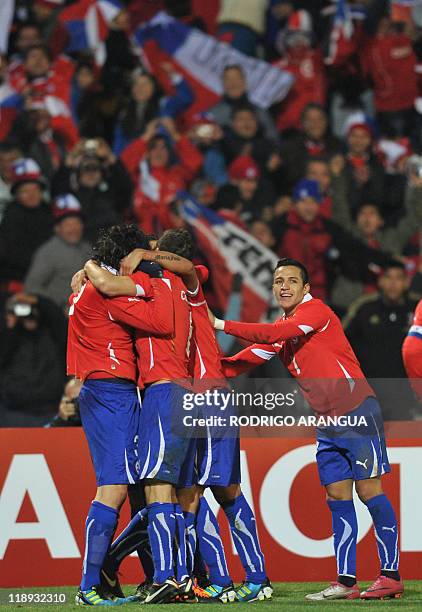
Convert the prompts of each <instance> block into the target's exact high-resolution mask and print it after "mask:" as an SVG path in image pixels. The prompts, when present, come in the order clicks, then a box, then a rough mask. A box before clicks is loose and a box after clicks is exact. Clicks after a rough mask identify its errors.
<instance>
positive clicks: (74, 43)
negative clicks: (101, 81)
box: [60, 0, 122, 65]
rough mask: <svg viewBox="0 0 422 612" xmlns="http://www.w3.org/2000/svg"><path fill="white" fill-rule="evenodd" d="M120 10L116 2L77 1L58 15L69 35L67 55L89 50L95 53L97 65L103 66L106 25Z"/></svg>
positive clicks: (116, 0)
mask: <svg viewBox="0 0 422 612" xmlns="http://www.w3.org/2000/svg"><path fill="white" fill-rule="evenodd" d="M121 9H122V5H121V3H120V2H118V0H79V2H76V3H75V4H71V5H70V6H68V7H67V8H65V9H64V10H63V11H62V12H61V13H60V21H61V22H62V23H63V25H64V27H65V28H66V29H67V31H68V33H69V38H70V40H69V44H68V46H67V48H66V51H67V52H68V53H72V52H77V51H85V50H86V49H90V50H92V51H94V52H95V59H96V62H97V64H99V65H103V64H104V62H105V60H106V57H105V46H104V40H105V39H106V38H107V35H108V31H109V28H108V24H109V23H110V21H112V20H113V19H114V18H115V16H116V15H117V13H119V12H120V11H121Z"/></svg>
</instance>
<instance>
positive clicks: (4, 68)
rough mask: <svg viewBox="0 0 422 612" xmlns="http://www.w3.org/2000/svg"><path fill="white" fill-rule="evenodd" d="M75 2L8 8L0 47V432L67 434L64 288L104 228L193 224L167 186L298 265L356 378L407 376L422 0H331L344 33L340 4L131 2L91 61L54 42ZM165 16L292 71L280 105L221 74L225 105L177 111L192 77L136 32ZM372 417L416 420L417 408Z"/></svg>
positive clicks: (69, 400)
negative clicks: (335, 320)
mask: <svg viewBox="0 0 422 612" xmlns="http://www.w3.org/2000/svg"><path fill="white" fill-rule="evenodd" d="M75 4H77V2H72V1H71V0H66V1H62V0H33V1H29V0H18V1H17V2H16V3H15V12H14V16H13V20H12V27H11V34H10V37H9V39H8V43H7V44H6V45H5V48H4V49H3V50H2V51H1V50H0V52H2V55H1V56H0V310H1V324H0V425H2V426H25V425H28V426H34V425H43V424H45V423H46V422H51V424H52V425H57V424H61V423H63V422H64V423H66V422H68V421H69V423H74V422H75V420H74V418H75V409H74V398H75V397H76V396H77V392H76V391H75V388H74V386H73V385H72V384H71V385H70V387H69V384H68V385H67V386H66V389H65V391H63V389H64V387H65V384H66V379H65V368H64V365H63V364H64V357H65V344H66V340H65V337H66V316H67V307H68V306H67V304H68V295H69V293H70V286H69V285H70V279H71V277H72V275H73V274H74V273H75V272H76V271H77V270H79V269H80V268H82V267H83V265H84V263H85V261H86V260H87V259H88V258H89V255H90V244H92V242H93V241H94V239H95V237H96V236H97V233H98V231H99V229H100V228H107V227H110V226H112V225H114V224H116V223H122V222H135V223H137V224H138V225H139V226H140V227H142V228H143V229H144V231H145V232H147V233H149V234H155V235H157V236H158V235H160V234H161V233H162V231H163V230H165V229H168V228H173V227H183V226H187V227H188V229H190V228H189V225H188V224H187V222H186V220H185V219H184V218H183V217H182V216H181V214H180V210H179V199H180V196H179V192H181V191H189V192H190V193H191V194H192V196H193V197H194V198H196V200H197V201H198V202H199V203H200V204H202V205H203V206H205V207H208V208H209V209H211V210H213V211H215V212H217V213H218V214H219V215H220V216H221V218H222V219H224V220H227V221H231V222H232V223H234V224H235V225H236V226H238V227H240V228H242V229H243V230H245V231H246V232H248V233H249V234H250V235H251V236H252V237H254V238H255V239H256V240H258V241H259V242H260V243H262V245H264V246H265V247H267V248H268V249H270V250H272V251H273V252H274V253H275V254H276V255H277V256H279V257H289V258H294V259H297V260H300V261H301V262H303V263H304V265H305V266H306V267H307V269H308V271H309V274H310V278H311V289H312V294H313V295H314V296H315V297H318V298H321V299H323V300H324V301H326V302H327V303H328V304H330V306H331V307H332V308H333V309H334V310H335V311H336V312H337V314H338V315H339V316H340V317H343V322H344V327H345V330H346V333H347V335H348V337H349V339H350V341H351V343H352V346H353V348H354V349H355V351H356V353H357V355H358V357H359V359H360V361H361V364H362V367H363V370H364V372H365V374H366V375H367V376H369V377H372V378H401V377H405V370H404V366H403V362H402V358H401V346H402V343H403V340H404V337H405V335H406V333H407V330H408V328H409V326H410V324H411V322H412V315H413V312H414V309H415V306H416V303H417V301H418V299H419V298H420V297H421V296H422V259H421V257H420V243H421V236H422V234H421V229H422V157H420V155H421V153H422V114H421V113H422V7H420V6H417V3H415V5H416V6H415V7H414V8H413V9H412V8H409V7H402V6H401V5H399V4H398V3H397V4H396V3H395V2H394V1H391V2H390V1H388V0H356V1H355V0H350V2H348V3H339V4H341V5H342V6H344V7H345V9H347V11H349V13H348V18H349V24H348V25H349V27H350V29H349V31H348V34H347V35H346V30H347V24H346V22H345V21H343V24H342V27H343V29H342V30H341V29H339V28H340V21H339V20H340V16H339V12H338V6H337V4H336V2H335V0H312V1H311V0H220V1H218V0H214V1H213V2H211V0H207V2H206V3H200V2H194V1H193V0H192V2H191V1H190V0H145V1H144V2H142V3H139V2H137V1H136V0H132V1H130V0H129V1H126V2H122V7H121V10H120V11H118V12H117V14H115V15H114V17H113V19H112V20H111V21H110V22H109V23H108V24H107V36H106V37H105V40H104V53H105V58H104V59H103V61H102V62H99V61H98V59H97V58H96V57H95V56H94V54H93V53H89V52H87V51H86V50H80V51H71V52H69V50H68V43H69V32H68V30H67V28H66V22H65V21H63V20H62V19H60V15H61V13H62V12H63V11H64V10H67V9H68V8H69V7H70V6H72V5H75ZM205 4H206V5H207V7H206V8H204V6H203V5H205ZM201 5H202V8H201ZM160 10H166V11H167V12H168V13H169V14H170V15H173V16H174V17H177V18H178V19H181V20H182V21H183V22H184V23H185V24H186V25H188V26H192V27H195V28H200V29H201V30H203V31H205V32H208V33H210V34H212V35H214V36H216V37H217V38H219V39H220V40H222V41H225V42H227V43H228V44H230V45H232V46H233V47H234V48H236V49H238V50H239V51H241V52H242V53H244V54H246V55H248V56H251V57H256V58H259V59H262V60H265V61H266V62H268V63H271V64H274V65H275V66H277V67H279V68H280V69H281V70H283V71H286V72H288V73H290V74H292V75H293V76H294V78H295V80H294V82H293V85H292V86H291V88H290V90H289V92H288V93H287V95H286V97H285V98H284V99H283V100H281V101H280V102H279V103H277V104H275V105H273V106H271V107H270V108H269V109H264V108H261V107H259V106H257V105H255V104H253V103H252V102H251V101H250V95H249V94H250V92H249V91H248V84H247V81H248V75H247V74H245V72H244V69H242V67H241V66H240V65H237V64H231V65H230V64H229V65H227V66H226V67H225V68H224V69H223V70H222V72H221V75H219V76H220V78H221V81H222V89H223V95H222V96H221V99H220V100H219V101H218V102H217V103H216V104H214V103H213V104H212V105H211V106H210V108H208V109H204V110H203V111H202V112H198V113H196V112H195V113H193V112H190V109H192V108H193V106H194V104H195V100H196V95H197V92H196V90H195V87H194V86H193V85H192V82H190V81H189V79H188V78H186V75H184V74H182V72H181V71H178V70H177V68H176V67H175V65H174V63H172V62H170V61H163V62H162V64H161V65H160V66H159V67H158V68H159V70H156V69H157V66H154V67H153V68H151V66H150V65H149V64H148V62H147V61H146V60H145V57H144V55H143V54H142V52H140V49H139V47H137V46H136V45H135V44H134V43H133V40H132V35H133V33H134V31H135V30H136V28H138V27H139V26H140V25H142V24H143V23H145V22H147V21H148V20H149V19H151V18H152V17H153V16H154V15H155V14H156V13H158V12H159V11H160ZM336 11H337V12H336ZM3 27H4V26H3ZM336 28H338V29H337V30H336ZM3 38H4V37H3ZM141 51H142V50H141ZM158 73H159V74H160V77H161V78H160V79H158V78H157V74H158ZM163 75H164V77H163ZM163 78H164V81H163ZM163 83H167V87H164V85H163ZM209 256H210V254H209V253H206V252H203V251H202V252H201V250H200V249H198V252H197V256H196V260H197V261H198V262H202V263H207V262H208V258H209ZM213 283H218V278H212V277H211V280H210V282H209V283H208V285H207V287H206V295H207V299H208V301H209V303H210V305H212V307H213V309H214V310H215V311H216V313H217V314H221V315H224V312H223V308H222V305H221V304H219V303H218V298H217V296H216V292H215V286H213ZM278 367H280V366H278ZM62 395H63V398H62V400H61V399H60V398H61V397H62ZM59 404H60V411H59V415H58V416H56V417H54V415H55V414H56V413H57V408H58V406H59ZM386 406H387V407H385V408H384V409H385V416H386V418H396V419H397V418H413V417H415V416H417V415H418V414H419V415H420V414H421V409H420V408H418V406H417V405H416V402H415V401H414V400H413V398H411V397H409V400H408V402H407V403H406V406H404V405H402V406H400V405H397V403H396V404H395V405H393V406H389V407H388V401H387V400H386ZM53 417H54V418H53ZM52 419H53V420H52ZM76 422H77V421H76Z"/></svg>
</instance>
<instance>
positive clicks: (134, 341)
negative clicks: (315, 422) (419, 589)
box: [68, 225, 403, 606]
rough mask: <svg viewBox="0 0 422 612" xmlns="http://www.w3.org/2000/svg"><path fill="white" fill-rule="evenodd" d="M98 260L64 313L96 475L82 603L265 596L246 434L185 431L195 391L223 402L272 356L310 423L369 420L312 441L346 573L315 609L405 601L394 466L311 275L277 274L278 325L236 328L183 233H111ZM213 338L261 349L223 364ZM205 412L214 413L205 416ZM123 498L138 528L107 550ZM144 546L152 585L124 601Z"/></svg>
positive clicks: (377, 417) (290, 269)
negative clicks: (354, 417)
mask: <svg viewBox="0 0 422 612" xmlns="http://www.w3.org/2000/svg"><path fill="white" fill-rule="evenodd" d="M93 252H94V255H93V259H92V260H90V261H89V262H87V263H86V265H85V268H84V270H83V271H80V272H79V273H77V274H76V275H75V277H74V278H73V281H72V290H73V294H72V296H71V298H70V304H71V306H70V311H69V315H70V316H69V336H68V374H69V375H73V376H75V377H77V378H78V379H80V380H82V381H83V386H82V389H81V393H80V396H79V405H80V413H81V420H82V425H83V428H84V431H85V434H86V437H87V441H88V445H89V449H90V453H91V458H92V462H93V466H94V470H95V474H96V480H97V493H96V496H95V499H94V501H93V502H92V504H91V507H90V509H89V513H88V516H87V519H86V531H85V538H86V542H85V554H84V561H83V570H82V580H81V584H80V588H79V591H78V594H77V596H76V603H78V604H81V605H107V606H111V605H121V604H124V603H126V602H130V601H134V600H138V601H139V602H140V603H142V604H151V603H170V602H182V603H183V602H184V603H190V602H192V603H194V602H200V603H212V602H217V603H231V602H242V603H243V602H244V603H250V602H260V601H265V600H268V599H271V597H272V594H273V588H272V586H271V583H270V581H269V579H268V576H267V573H266V569H265V562H264V556H263V554H262V551H261V547H260V544H259V539H258V535H257V529H256V521H255V518H254V515H253V512H252V509H251V508H250V506H249V504H248V502H247V500H246V499H245V497H244V495H243V494H242V490H241V487H240V448H239V435H238V432H237V434H236V435H233V432H232V431H230V432H229V433H228V435H224V433H222V432H221V430H220V431H219V432H218V435H214V433H215V432H213V431H210V430H208V431H207V435H205V436H200V437H197V436H195V435H189V434H188V433H187V432H184V433H183V432H181V430H180V427H177V425H178V424H179V425H180V423H177V421H178V420H180V419H179V417H180V416H181V414H182V413H181V406H182V405H183V398H184V395H185V394H186V393H187V392H189V393H191V392H192V389H193V390H198V391H201V392H204V390H208V389H210V390H213V391H214V393H213V394H212V397H217V403H219V404H220V405H221V403H224V402H221V401H220V402H219V401H218V396H223V395H225V394H228V393H229V388H228V383H227V378H226V377H233V376H237V375H239V374H241V373H243V372H246V371H249V370H251V369H252V368H254V367H256V366H257V365H260V364H262V363H264V362H265V361H266V360H268V359H270V358H272V357H274V356H278V357H279V359H280V360H281V361H282V363H283V364H284V365H285V366H286V367H287V368H288V370H289V371H290V373H291V374H292V376H294V377H295V378H297V379H298V382H299V385H300V386H301V388H302V391H303V393H304V395H305V397H306V399H307V400H308V402H309V404H310V406H311V407H312V408H313V409H314V410H315V411H316V412H317V413H319V414H329V415H335V414H337V415H338V414H358V415H359V416H361V415H364V416H365V419H364V420H365V422H366V424H367V426H366V429H365V430H362V429H360V430H359V431H350V428H349V427H347V426H345V427H342V426H336V427H325V428H319V429H318V431H317V437H318V445H317V464H318V469H319V474H320V479H321V483H322V484H323V485H324V486H325V488H326V493H327V502H328V506H329V509H330V511H331V513H332V521H333V532H334V538H333V539H334V552H335V555H336V560H337V574H338V575H337V579H336V581H335V582H333V583H332V584H331V585H330V586H329V587H327V588H326V589H324V590H322V591H320V592H318V593H312V594H309V595H307V598H308V599H311V600H327V601H328V600H337V599H356V598H359V597H362V598H364V599H381V598H384V597H399V596H401V594H402V592H403V583H402V581H401V578H400V575H399V573H398V563H399V552H398V532H397V522H396V517H395V513H394V510H393V508H392V506H391V504H390V502H389V500H388V498H387V497H386V496H385V494H384V493H383V490H382V487H381V476H382V474H384V473H386V472H388V471H390V467H389V463H388V457H387V452H386V447H385V440H384V432H383V423H382V418H381V414H380V409H379V406H378V403H377V401H376V398H375V396H374V393H373V391H372V389H371V387H370V386H369V384H368V383H367V381H366V380H365V378H364V375H363V373H362V371H361V369H360V366H359V363H358V361H357V359H356V357H355V355H354V353H353V351H352V349H351V347H350V345H349V343H348V341H347V339H346V338H345V336H344V333H343V330H342V328H341V324H340V322H339V320H338V318H337V317H336V315H335V314H334V312H333V311H332V310H331V309H330V308H329V307H328V306H326V305H325V304H324V303H323V302H321V301H320V300H317V299H314V298H312V296H311V294H310V284H309V279H308V275H307V271H306V269H305V268H304V266H303V265H302V264H301V263H300V262H297V261H295V260H288V259H284V260H280V261H279V262H278V264H277V266H276V269H275V272H274V284H273V292H274V295H275V297H276V299H277V301H278V303H279V305H280V308H281V309H282V311H283V315H282V316H281V317H280V319H278V320H277V321H276V322H275V323H268V324H260V323H240V322H234V321H222V320H220V319H216V318H214V317H213V316H212V314H211V313H210V312H209V310H208V307H207V303H206V299H205V297H204V292H203V289H202V284H203V283H205V282H206V280H207V277H208V270H207V269H206V268H205V267H204V266H194V265H193V264H192V261H191V260H192V257H193V254H194V253H193V243H192V240H191V237H190V234H189V233H188V232H187V231H186V230H167V231H166V232H165V233H164V234H163V235H162V236H161V237H160V238H159V239H158V241H157V240H156V239H155V238H152V237H150V236H147V235H145V234H144V233H142V231H140V230H139V229H138V228H137V227H135V226H130V225H129V226H123V225H122V226H114V227H112V228H110V229H108V230H106V231H105V232H104V233H103V234H102V235H101V236H100V238H99V239H98V241H97V243H96V244H95V246H94V249H93ZM215 330H221V331H224V332H225V333H229V334H231V335H234V336H237V337H239V338H242V339H244V340H247V341H249V342H254V343H255V344H252V345H251V346H249V347H247V348H246V349H244V350H243V351H241V352H240V353H238V354H237V355H234V356H233V357H225V358H223V357H222V356H221V354H220V350H219V347H218V344H217V341H216V338H215ZM321 381H323V382H321ZM324 381H325V382H324ZM215 392H216V393H215ZM141 398H142V399H141ZM220 399H221V397H220ZM200 416H204V417H206V407H204V409H203V412H202V413H201V414H200ZM353 487H355V488H356V492H357V494H358V496H359V497H360V499H361V500H362V501H363V502H364V503H365V504H366V506H367V507H368V510H369V512H370V513H371V516H372V519H373V522H374V529H375V534H376V540H377V546H378V552H379V557H380V561H381V571H380V575H379V576H378V578H377V579H376V580H375V582H374V583H373V584H372V585H371V587H369V588H368V589H367V590H366V591H364V592H363V593H361V592H360V589H359V587H358V584H357V581H356V545H357V530H358V527H357V520H356V513H355V508H354V503H353ZM206 489H210V491H211V492H212V495H213V496H214V498H215V500H216V501H217V502H218V503H219V504H220V506H221V508H222V509H223V511H224V513H225V515H226V517H227V519H228V522H229V525H230V531H231V535H232V539H233V542H234V545H235V547H236V551H237V553H238V555H239V558H240V560H241V562H242V565H243V567H244V570H245V580H244V581H243V582H242V584H241V585H240V586H238V587H235V586H234V585H233V581H232V579H231V577H230V574H229V571H228V568H227V563H226V560H225V554H224V547H223V544H222V540H221V537H220V531H219V525H218V521H217V519H216V517H215V515H214V513H213V511H212V510H211V508H210V506H209V504H208V502H207V500H206V497H205V496H204V491H205V490H206ZM127 496H128V497H129V501H130V506H131V516H132V519H131V521H130V523H129V524H128V525H127V527H126V528H125V529H124V530H123V531H122V532H121V533H120V534H119V535H118V536H117V537H116V538H115V539H114V540H113V538H114V535H115V531H116V527H117V523H118V518H119V511H120V508H121V506H122V505H123V503H124V501H125V499H126V497H127ZM274 503H277V500H276V499H275V501H274ZM135 550H136V551H137V552H138V555H139V558H140V561H141V564H142V567H143V571H144V575H145V581H144V582H143V583H142V584H140V585H139V587H138V588H137V590H136V593H135V594H134V595H131V596H129V597H125V596H124V594H123V592H122V590H121V587H120V584H119V580H118V570H119V566H120V563H121V562H122V560H123V559H124V558H125V557H126V556H127V555H129V554H131V553H132V552H134V551H135Z"/></svg>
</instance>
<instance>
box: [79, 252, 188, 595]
mask: <svg viewBox="0 0 422 612" xmlns="http://www.w3.org/2000/svg"><path fill="white" fill-rule="evenodd" d="M138 255H139V257H138V260H137V262H136V264H135V265H134V267H137V266H138V264H139V262H140V261H141V259H144V260H148V259H149V260H150V261H155V262H157V263H163V264H164V265H165V271H164V278H163V281H165V282H167V283H168V285H169V287H171V291H172V296H173V302H174V305H175V308H174V329H175V333H174V335H173V336H172V337H171V338H161V340H162V341H160V339H159V338H158V337H156V335H152V334H147V333H144V332H143V331H142V330H140V331H139V332H138V331H137V332H136V336H135V346H136V352H137V355H138V371H139V378H138V385H139V386H140V387H141V388H142V387H145V393H144V399H143V404H142V411H141V420H140V427H141V430H142V435H141V436H140V438H139V445H138V452H139V463H140V473H139V476H138V479H139V480H140V481H142V482H143V484H144V485H145V496H146V501H147V510H148V523H149V526H148V535H149V540H150V544H151V550H152V557H153V561H154V570H155V571H154V582H153V584H152V585H150V586H149V588H148V589H147V590H146V592H144V600H143V601H144V603H159V602H165V601H168V600H169V599H170V598H171V597H174V596H175V595H177V596H178V597H180V598H181V599H182V600H183V601H186V600H192V599H195V597H194V595H193V591H192V581H191V580H190V578H189V575H188V572H187V568H186V546H185V521H184V516H183V512H182V510H181V508H180V506H179V504H178V503H177V497H176V493H175V488H176V486H180V485H181V484H183V485H184V484H186V482H189V483H191V482H192V478H193V470H194V461H195V451H196V444H195V440H194V439H190V438H189V436H187V435H183V436H182V435H179V432H177V431H175V419H176V418H177V417H176V415H177V414H179V415H180V414H181V412H180V410H181V406H182V405H183V397H184V394H185V388H184V387H185V386H186V384H187V385H188V386H189V387H190V373H189V369H188V366H189V351H190V345H191V336H192V316H191V308H190V305H189V303H188V301H187V297H186V287H185V285H184V283H183V281H182V280H181V278H180V277H179V276H177V275H176V274H174V273H173V272H172V271H171V270H174V271H177V272H179V273H182V272H183V271H185V273H186V274H187V273H188V271H193V273H194V269H193V265H192V263H191V262H190V261H187V260H183V259H182V258H180V257H178V256H177V255H174V254H171V253H166V252H162V251H160V252H158V251H157V252H152V251H149V250H145V249H144V250H142V251H141V252H140V253H139V252H138ZM85 271H86V273H87V275H88V278H89V279H90V280H91V281H92V282H93V284H94V286H97V287H102V289H103V290H105V291H106V292H107V290H109V287H108V289H107V290H106V289H105V286H106V284H109V285H111V286H112V287H113V292H114V291H115V292H117V293H120V294H125V295H130V296H135V295H136V286H135V283H134V282H133V280H132V279H131V278H129V277H127V276H116V277H114V278H110V273H109V272H107V271H106V270H104V269H101V268H100V267H99V266H98V265H96V264H95V262H88V263H87V264H86V266H85ZM196 282H197V281H196ZM114 286H115V287H116V288H115V289H114ZM129 299H131V298H129ZM132 299H133V298H132ZM176 533H177V534H178V542H179V550H178V554H177V555H176V556H175V557H174V556H173V540H174V538H175V534H176ZM174 567H175V568H176V579H177V581H176V580H175V579H174Z"/></svg>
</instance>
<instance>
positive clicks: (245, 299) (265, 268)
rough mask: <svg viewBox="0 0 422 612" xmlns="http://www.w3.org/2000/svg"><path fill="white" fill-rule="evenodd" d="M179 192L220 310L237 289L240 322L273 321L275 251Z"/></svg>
mask: <svg viewBox="0 0 422 612" xmlns="http://www.w3.org/2000/svg"><path fill="white" fill-rule="evenodd" d="M180 195H181V197H182V205H181V213H182V216H183V218H184V219H185V221H186V222H187V223H188V224H189V226H190V227H191V228H192V230H193V232H194V234H195V237H196V240H197V244H198V248H199V250H200V251H202V252H203V253H205V254H206V256H207V259H208V264H209V267H210V269H211V273H212V274H213V276H214V279H215V283H214V290H215V292H216V297H217V300H218V302H219V305H220V307H221V310H222V311H223V312H227V310H228V308H229V307H230V304H231V302H232V301H233V299H232V297H233V293H234V292H236V291H237V290H238V291H239V297H240V307H239V316H238V318H240V319H241V320H242V321H261V320H266V319H271V320H272V315H273V311H272V309H273V305H274V303H273V301H272V291H271V287H272V280H273V271H274V268H275V266H276V263H277V256H276V255H275V253H273V252H272V251H270V249H267V248H266V247H265V246H263V245H262V244H261V243H260V242H259V241H258V240H256V239H255V238H254V237H253V236H251V235H250V234H249V233H248V232H246V231H245V230H243V229H241V228H240V227H239V226H237V225H235V224H234V223H232V222H231V221H228V220H226V219H224V218H223V217H221V216H220V215H219V214H217V213H216V212H214V211H212V210H210V209H209V208H206V207H205V206H202V205H201V204H199V203H198V202H197V201H196V200H195V199H194V198H192V196H190V195H189V194H187V193H183V194H180Z"/></svg>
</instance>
